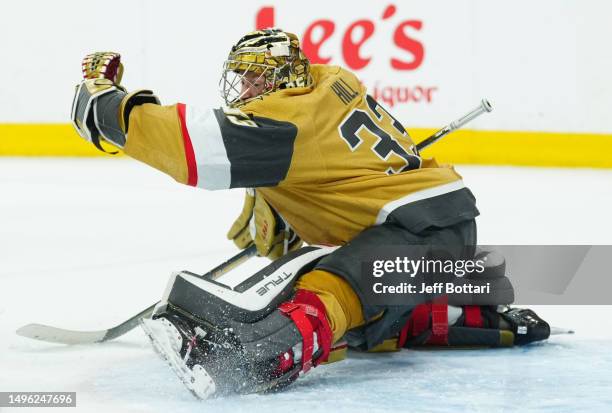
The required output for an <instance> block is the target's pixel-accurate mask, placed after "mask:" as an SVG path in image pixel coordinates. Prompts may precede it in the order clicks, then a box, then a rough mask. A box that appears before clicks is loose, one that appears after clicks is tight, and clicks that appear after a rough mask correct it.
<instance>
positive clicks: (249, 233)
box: [227, 188, 302, 260]
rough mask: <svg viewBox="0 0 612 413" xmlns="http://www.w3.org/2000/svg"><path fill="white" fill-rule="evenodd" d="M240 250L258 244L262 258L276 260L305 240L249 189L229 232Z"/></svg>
mask: <svg viewBox="0 0 612 413" xmlns="http://www.w3.org/2000/svg"><path fill="white" fill-rule="evenodd" d="M227 238H228V239H231V240H233V241H234V244H236V246H237V247H238V248H240V249H245V248H248V247H249V246H251V245H252V244H253V243H255V246H256V247H257V252H258V254H259V255H260V256H262V257H268V258H270V259H271V260H276V259H278V258H280V257H282V256H283V255H285V254H286V253H287V252H289V251H294V250H296V249H298V248H300V246H301V245H302V240H301V239H300V237H298V236H297V234H296V233H295V232H294V231H293V229H292V228H291V227H290V226H289V224H288V223H287V221H285V220H284V219H283V217H282V216H280V214H278V213H277V212H276V211H275V210H274V209H273V208H272V207H271V206H270V205H269V204H268V203H267V202H266V200H265V199H264V198H263V196H261V194H259V193H258V192H257V191H256V190H255V189H250V188H249V189H247V190H246V194H245V198H244V205H243V207H242V212H241V213H240V216H238V218H237V219H236V221H234V224H233V225H232V227H231V228H230V230H229V232H228V233H227Z"/></svg>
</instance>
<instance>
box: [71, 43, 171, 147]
mask: <svg viewBox="0 0 612 413" xmlns="http://www.w3.org/2000/svg"><path fill="white" fill-rule="evenodd" d="M81 68H82V71H83V79H84V80H83V81H81V83H80V84H78V85H77V87H76V92H75V94H74V99H73V101H72V111H71V118H72V124H73V126H74V128H75V129H76V131H77V132H78V133H79V135H81V137H82V138H83V139H85V140H87V141H89V142H91V143H93V144H94V145H95V146H96V147H97V148H98V149H100V150H101V151H103V152H106V151H105V150H104V149H103V148H102V146H101V144H100V140H101V139H102V140H105V141H107V142H109V143H111V144H113V145H115V146H117V147H119V148H122V147H123V146H124V145H125V139H126V134H127V130H128V120H129V114H130V111H131V109H132V108H133V107H134V106H137V105H142V104H144V103H154V104H159V99H158V98H157V96H155V95H154V94H153V92H151V91H150V90H136V91H134V92H132V93H127V91H126V89H125V88H124V87H123V86H121V85H120V83H121V77H122V75H123V64H122V63H121V55H120V54H119V53H115V52H96V53H92V54H88V55H87V56H85V58H83V61H82V63H81Z"/></svg>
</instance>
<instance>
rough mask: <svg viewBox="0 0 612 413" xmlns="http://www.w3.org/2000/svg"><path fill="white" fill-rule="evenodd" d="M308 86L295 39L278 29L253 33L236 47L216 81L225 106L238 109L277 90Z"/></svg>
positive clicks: (306, 69) (306, 67) (306, 66)
mask: <svg viewBox="0 0 612 413" xmlns="http://www.w3.org/2000/svg"><path fill="white" fill-rule="evenodd" d="M310 84H311V79H310V75H309V62H308V59H307V58H306V56H304V53H303V52H302V50H301V49H300V42H299V40H298V38H297V36H296V35H294V34H292V33H287V32H283V31H282V30H280V29H265V30H257V31H254V32H251V33H248V34H247V35H246V36H244V37H243V38H241V39H240V40H239V41H238V43H236V44H235V45H234V46H233V47H232V50H231V52H230V54H229V56H228V58H227V60H226V61H225V63H224V65H223V74H222V76H221V80H220V81H219V86H220V88H221V95H222V97H223V100H224V101H225V103H226V104H227V105H228V106H234V107H235V106H240V105H242V104H244V103H246V102H248V101H250V100H252V99H254V98H256V97H259V96H262V95H265V94H267V93H271V92H274V91H276V90H279V89H286V88H292V87H304V86H309V85H310Z"/></svg>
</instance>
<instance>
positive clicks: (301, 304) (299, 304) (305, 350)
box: [278, 290, 333, 373]
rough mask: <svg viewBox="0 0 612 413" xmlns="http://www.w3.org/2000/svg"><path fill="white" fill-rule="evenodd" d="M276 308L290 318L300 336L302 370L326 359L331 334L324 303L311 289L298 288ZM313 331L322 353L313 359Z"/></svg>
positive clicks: (330, 343)
mask: <svg viewBox="0 0 612 413" xmlns="http://www.w3.org/2000/svg"><path fill="white" fill-rule="evenodd" d="M278 309H279V310H280V311H281V312H282V313H284V314H285V315H287V316H288V317H289V318H291V320H292V321H293V323H294V324H295V327H296V328H297V329H298V331H299V332H300V335H301V336H302V371H304V373H306V372H307V371H308V370H310V368H311V367H312V366H313V365H314V366H317V365H319V364H320V363H322V362H325V361H327V358H328V357H329V351H330V348H331V345H332V338H333V334H332V331H331V327H330V326H329V322H328V321H327V318H326V316H325V314H326V313H325V305H324V304H323V302H322V301H321V300H320V299H319V297H317V295H316V294H315V293H313V292H311V291H306V290H298V291H297V292H296V294H295V296H294V297H293V300H292V301H287V302H284V303H282V304H281V305H280V306H279V307H278ZM314 332H316V333H317V339H318V342H319V348H320V349H321V350H322V354H321V356H320V357H319V358H317V359H316V360H314V361H313V360H312V354H313V351H314V335H313V333H314Z"/></svg>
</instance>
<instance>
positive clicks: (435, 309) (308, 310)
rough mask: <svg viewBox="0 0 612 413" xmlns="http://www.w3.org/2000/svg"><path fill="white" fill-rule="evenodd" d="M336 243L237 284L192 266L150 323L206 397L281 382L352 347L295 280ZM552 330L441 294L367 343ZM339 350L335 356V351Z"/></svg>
mask: <svg viewBox="0 0 612 413" xmlns="http://www.w3.org/2000/svg"><path fill="white" fill-rule="evenodd" d="M333 250H334V248H328V247H314V246H310V247H305V248H302V249H300V250H298V251H294V252H290V253H289V254H287V255H286V256H284V257H282V258H281V259H279V260H277V261H274V262H273V263H272V264H270V265H268V266H267V267H265V268H264V269H262V270H261V271H259V272H257V273H255V274H253V275H250V276H248V277H245V279H244V280H242V281H241V282H240V283H239V284H238V285H236V286H235V287H233V288H230V287H228V286H226V285H224V284H221V283H219V282H216V281H214V280H212V279H210V278H207V277H203V276H200V275H198V274H194V273H191V272H189V271H182V272H180V273H176V274H174V275H173V276H172V277H171V279H170V281H169V283H168V287H167V289H166V291H165V293H164V296H163V298H162V300H161V302H160V304H159V305H158V306H157V307H156V309H155V311H154V314H153V316H152V318H151V319H145V320H143V322H142V327H143V329H144V330H145V333H146V334H147V336H148V337H149V338H150V340H151V342H152V344H153V346H154V348H155V349H156V351H157V352H158V353H159V354H160V355H161V356H162V358H164V359H165V360H166V361H167V362H168V363H169V364H170V366H171V368H172V369H173V370H174V372H175V373H176V374H177V376H178V377H179V378H180V379H181V381H182V382H183V383H184V384H185V386H186V387H187V388H188V389H189V390H190V391H191V392H192V393H193V394H194V395H195V396H196V397H198V398H202V399H206V398H209V397H212V396H218V395H227V394H236V393H238V394H241V393H254V392H266V391H270V390H276V389H280V388H283V387H285V386H287V385H289V384H290V383H292V382H293V381H294V380H296V379H297V378H298V376H299V375H300V373H306V372H307V371H308V370H309V369H310V368H312V367H315V366H318V365H320V364H321V363H323V362H326V361H328V358H329V359H330V361H331V359H332V358H334V359H337V358H338V354H337V353H341V352H342V351H343V350H345V348H346V344H344V345H342V344H338V343H337V344H336V345H335V346H334V345H333V343H332V331H331V328H330V325H329V323H328V320H327V318H326V312H325V307H324V305H323V303H322V302H321V301H320V300H319V298H318V297H317V295H316V294H314V293H312V292H310V291H306V290H297V291H294V284H295V282H296V280H297V279H298V278H299V277H300V276H301V275H302V274H305V273H307V272H308V271H311V270H312V269H313V268H314V267H315V265H316V264H317V263H318V261H319V260H320V259H321V258H323V257H324V256H326V255H328V254H329V253H330V252H332V251H333ZM491 261H494V260H491ZM499 264H500V263H499V261H497V262H496V265H495V266H492V267H490V268H488V272H489V274H488V276H491V277H492V278H499V277H500V271H503V270H504V266H503V265H499ZM485 276H487V274H486V272H485ZM501 277H504V275H503V274H501ZM549 333H550V329H549V327H548V324H546V322H544V321H543V320H541V319H540V318H539V317H537V315H536V314H535V313H533V311H531V310H521V309H508V308H507V307H503V308H502V307H500V308H499V309H498V308H497V307H495V306H474V305H472V306H464V307H463V308H462V307H457V306H452V305H451V306H449V305H447V304H446V302H443V301H434V302H433V303H424V304H422V305H418V306H416V307H414V310H413V312H412V315H411V316H410V318H409V319H408V321H407V322H406V324H405V325H404V327H403V328H402V329H401V332H400V334H399V336H397V335H395V336H392V337H390V338H389V339H388V340H385V341H384V342H383V343H381V345H380V346H378V347H377V348H372V349H369V350H370V351H385V350H396V349H399V348H401V347H407V346H415V345H416V346H418V345H460V346H465V345H478V346H492V347H497V346H508V345H513V344H519V345H520V344H527V343H530V342H533V341H536V340H542V339H545V338H547V337H548V335H549ZM345 340H347V341H348V343H349V345H350V346H351V347H354V348H357V349H359V348H361V346H360V344H361V343H362V342H363V336H361V334H360V331H359V329H355V330H352V331H350V332H349V333H347V334H346V336H345V337H344V339H343V340H341V341H342V342H345ZM389 344H391V345H389ZM333 353H336V354H334V356H335V357H330V354H333Z"/></svg>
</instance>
